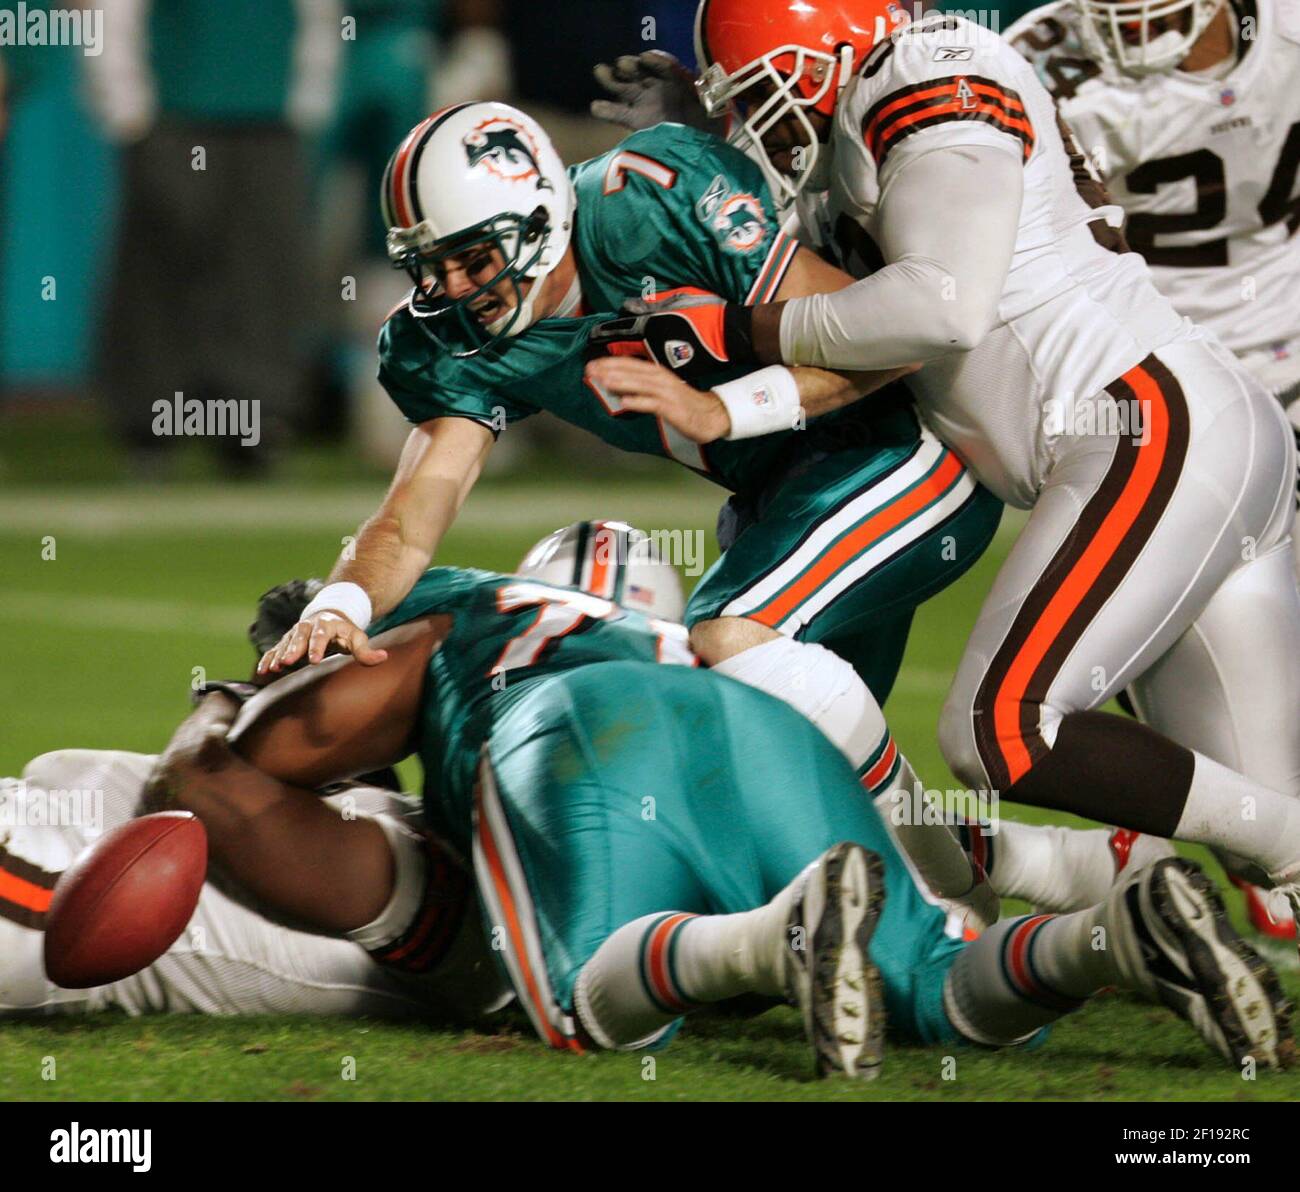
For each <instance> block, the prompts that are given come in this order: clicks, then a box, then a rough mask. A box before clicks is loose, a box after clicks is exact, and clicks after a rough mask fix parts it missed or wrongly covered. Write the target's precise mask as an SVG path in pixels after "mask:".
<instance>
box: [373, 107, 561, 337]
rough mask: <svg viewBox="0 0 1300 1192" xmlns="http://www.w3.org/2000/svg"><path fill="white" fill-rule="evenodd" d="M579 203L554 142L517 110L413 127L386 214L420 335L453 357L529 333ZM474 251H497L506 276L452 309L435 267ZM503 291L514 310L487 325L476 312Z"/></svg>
mask: <svg viewBox="0 0 1300 1192" xmlns="http://www.w3.org/2000/svg"><path fill="white" fill-rule="evenodd" d="M576 203H577V200H576V197H575V195H574V190H573V183H572V182H571V181H570V179H569V175H568V173H567V172H566V171H565V168H564V163H563V162H562V161H561V160H560V156H559V154H558V153H556V151H555V147H554V146H553V145H552V144H551V141H550V138H549V137H548V136H547V135H546V133H545V132H543V131H542V127H541V125H540V124H538V123H537V121H536V120H534V119H533V118H532V117H531V116H527V115H525V114H524V113H523V112H521V111H519V109H518V108H512V107H510V106H509V105H507V104H503V103H462V104H455V105H453V106H452V107H449V108H443V109H442V111H440V112H435V113H434V114H433V115H432V116H430V117H428V118H427V119H426V120H423V121H421V122H420V123H419V124H417V125H416V126H415V127H414V128H413V129H412V130H411V131H410V133H408V134H407V136H406V138H405V140H403V141H402V143H401V144H400V145H399V146H398V147H397V152H396V153H394V154H393V156H392V158H391V159H390V160H389V162H388V168H387V170H385V172H384V181H383V186H382V188H381V194H380V205H381V207H382V211H383V217H384V223H385V226H386V227H387V228H388V257H389V260H391V261H392V262H393V265H394V266H396V267H397V268H401V269H405V270H406V271H407V273H409V274H410V275H411V280H412V281H413V282H414V283H415V289H414V290H413V291H412V293H411V297H410V300H409V305H410V310H411V313H412V314H413V315H415V316H416V317H417V318H418V319H419V320H420V326H421V327H422V328H423V329H424V331H425V332H426V333H427V334H429V335H430V336H431V338H433V339H434V341H435V342H436V343H438V345H439V346H440V347H442V348H444V349H445V350H447V351H449V352H451V353H453V354H454V355H456V356H472V355H475V354H476V353H478V352H481V351H482V350H483V349H484V348H486V347H489V346H491V345H492V344H494V343H496V342H498V341H499V340H501V339H503V338H505V337H507V336H513V335H519V334H520V333H521V332H523V331H526V330H527V329H528V328H529V327H530V326H531V325H532V323H533V322H534V321H535V315H534V310H533V308H534V305H535V303H536V300H537V295H538V293H539V292H540V290H541V285H542V282H543V281H544V280H545V279H546V277H547V275H548V274H549V273H550V272H551V270H552V269H554V268H555V266H556V265H557V264H558V263H559V261H560V259H561V258H562V257H563V256H564V253H565V250H566V249H567V248H568V247H569V241H570V238H571V236H572V233H573V213H574V208H575V206H576ZM475 245H490V246H492V247H495V248H497V249H499V250H500V252H501V255H502V258H503V259H504V262H505V264H504V267H503V268H502V269H501V271H500V272H499V273H498V274H497V275H496V276H495V277H493V278H492V279H491V281H489V282H487V283H486V284H485V285H480V286H479V287H478V288H477V289H476V290H474V291H473V292H472V293H470V294H469V295H467V296H466V297H463V298H460V299H457V300H451V299H448V298H447V297H446V295H445V293H444V292H443V290H442V287H441V285H440V284H439V282H438V278H437V270H436V267H437V264H438V262H439V260H440V259H443V258H445V257H448V256H451V255H455V254H460V253H464V252H466V251H467V250H468V249H470V248H471V247H473V246H475ZM502 281H508V282H509V283H511V285H512V286H513V288H514V297H515V304H514V306H513V307H512V308H511V309H510V310H508V311H506V313H505V314H503V315H501V316H500V317H499V318H498V319H497V320H496V321H495V322H492V323H489V324H487V325H484V324H483V323H481V322H480V321H479V320H478V319H477V318H475V317H474V315H473V314H472V313H471V311H470V306H471V304H472V303H474V302H475V301H477V300H478V299H479V298H481V297H482V296H483V295H484V294H485V293H487V292H488V291H490V290H492V289H493V287H495V286H497V285H498V284H499V283H501V282H502ZM529 283H530V284H529Z"/></svg>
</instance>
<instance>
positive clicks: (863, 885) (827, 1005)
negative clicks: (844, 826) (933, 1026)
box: [785, 843, 885, 1080]
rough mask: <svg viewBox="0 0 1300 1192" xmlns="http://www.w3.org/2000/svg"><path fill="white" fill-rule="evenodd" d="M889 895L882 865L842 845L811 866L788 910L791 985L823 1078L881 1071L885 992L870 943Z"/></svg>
mask: <svg viewBox="0 0 1300 1192" xmlns="http://www.w3.org/2000/svg"><path fill="white" fill-rule="evenodd" d="M884 901H885V867H884V863H883V862H882V861H881V859H880V858H879V857H878V856H877V855H876V854H875V853H873V852H870V851H869V850H867V849H864V848H863V847H862V846H861V845H857V844H851V843H845V844H837V845H835V847H834V848H831V849H828V850H827V851H826V852H825V853H823V854H822V855H821V857H819V858H818V860H817V861H816V862H815V863H814V864H813V865H812V866H811V867H810V868H809V871H808V877H807V880H806V881H805V882H804V885H803V888H802V889H801V890H800V891H799V894H798V896H797V897H796V899H795V902H794V906H793V907H792V908H791V910H790V915H789V918H788V920H787V923H786V945H787V946H786V948H785V978H786V990H787V994H788V996H789V998H790V1001H791V1002H792V1003H793V1004H794V1005H796V1006H797V1007H798V1008H799V1010H800V1011H801V1012H802V1014H803V1021H804V1031H805V1032H806V1034H807V1036H808V1042H809V1043H810V1044H811V1045H812V1049H813V1055H814V1057H815V1059H816V1064H817V1074H818V1075H819V1076H825V1075H827V1074H828V1073H831V1072H842V1073H843V1074H844V1075H846V1076H849V1077H851V1078H854V1079H857V1080H872V1079H874V1078H875V1077H876V1076H877V1075H878V1074H879V1072H880V1063H881V1059H882V1056H883V1053H884V1041H885V1002H884V991H883V988H882V985H881V980H880V972H879V970H878V969H877V968H876V966H875V965H874V964H873V963H872V962H871V957H870V955H869V954H868V947H869V945H870V943H871V936H872V933H873V932H874V931H875V929H876V924H877V922H878V921H879V919H880V912H881V910H882V909H883V906H884Z"/></svg>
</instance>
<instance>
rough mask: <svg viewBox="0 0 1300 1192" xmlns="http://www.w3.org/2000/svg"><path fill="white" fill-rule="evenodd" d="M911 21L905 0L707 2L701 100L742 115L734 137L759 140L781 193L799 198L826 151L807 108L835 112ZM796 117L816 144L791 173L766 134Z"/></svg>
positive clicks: (700, 17) (699, 45) (698, 34)
mask: <svg viewBox="0 0 1300 1192" xmlns="http://www.w3.org/2000/svg"><path fill="white" fill-rule="evenodd" d="M909 20H910V17H909V15H908V12H907V9H906V8H905V7H904V5H903V4H902V3H901V2H900V0H700V7H699V11H698V12H697V13H696V15H695V56H696V59H697V60H698V63H699V69H700V80H699V82H698V83H697V84H696V86H697V88H698V89H699V92H700V100H701V102H702V103H703V104H704V108H705V111H707V112H708V114H709V115H710V116H713V117H717V116H722V115H724V114H731V115H732V116H733V117H734V118H735V119H736V124H734V125H733V130H732V139H733V140H736V141H741V142H748V143H750V144H752V146H753V148H754V149H755V151H756V152H757V153H758V154H759V155H760V156H761V160H762V161H763V162H764V164H765V165H766V167H767V170H766V172H767V174H768V177H769V181H770V182H771V183H772V185H773V187H774V188H775V189H776V190H777V192H778V195H779V196H781V197H784V198H785V199H787V200H790V199H793V198H795V197H796V196H797V195H798V193H799V192H800V191H801V190H802V189H803V188H804V186H806V185H807V183H808V181H809V180H810V179H811V178H812V177H813V171H814V170H815V168H816V164H817V159H818V157H819V154H820V145H819V142H818V138H817V135H816V133H815V132H814V130H813V126H812V124H811V122H810V121H809V119H808V116H807V112H808V111H809V110H812V111H815V112H819V113H820V114H822V115H824V116H831V115H833V114H834V112H835V105H836V103H837V102H838V100H839V97H840V94H841V92H842V91H843V90H844V87H845V86H846V84H847V83H848V81H849V79H850V78H852V76H853V72H854V71H856V70H858V69H860V68H861V66H862V64H863V62H864V61H866V58H867V55H868V54H869V53H870V52H871V50H872V49H873V48H874V46H875V45H876V43H877V42H880V41H883V40H884V39H885V38H886V37H888V36H889V35H890V34H891V33H893V32H894V31H895V30H897V29H900V28H902V27H903V26H904V25H906V24H907V23H908V22H909ZM752 88H761V90H760V91H759V93H758V94H757V95H756V96H755V97H754V99H753V100H752V101H745V100H743V99H741V97H742V96H743V95H744V93H745V92H747V91H749V90H751V89H752ZM738 101H739V104H738ZM742 107H743V109H744V110H740V108H742ZM790 115H794V116H795V117H796V118H797V120H798V122H799V124H800V125H801V126H802V129H803V135H804V136H805V137H806V138H807V142H808V146H807V150H806V152H805V153H803V154H802V155H800V157H801V159H802V161H801V168H799V169H798V170H796V172H795V174H794V175H793V177H786V176H784V175H782V174H781V173H780V172H779V171H778V170H777V169H776V167H775V166H774V165H773V164H772V161H771V158H770V157H769V156H768V154H767V151H766V150H765V149H764V147H763V137H764V136H765V135H766V134H767V133H768V132H770V131H771V130H772V129H773V128H774V127H775V126H776V125H777V124H779V123H780V122H781V121H783V120H784V119H785V118H786V117H787V116H790Z"/></svg>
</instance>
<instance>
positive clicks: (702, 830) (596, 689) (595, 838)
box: [473, 662, 963, 1049]
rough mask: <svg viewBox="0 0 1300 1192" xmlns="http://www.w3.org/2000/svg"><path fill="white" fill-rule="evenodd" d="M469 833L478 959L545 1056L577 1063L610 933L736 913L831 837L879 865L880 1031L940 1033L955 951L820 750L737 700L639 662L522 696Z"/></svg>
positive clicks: (593, 668)
mask: <svg viewBox="0 0 1300 1192" xmlns="http://www.w3.org/2000/svg"><path fill="white" fill-rule="evenodd" d="M473 832H474V842H473V852H474V869H475V874H476V877H477V881H478V887H479V891H480V895H481V898H482V903H483V907H484V914H485V917H486V920H487V928H488V931H489V932H490V934H491V937H492V940H493V943H494V947H495V948H496V949H497V952H498V955H500V956H501V957H502V958H503V960H504V963H505V967H506V969H507V971H508V973H509V976H510V979H511V981H512V982H513V985H514V988H515V990H516V992H517V994H518V996H519V1000H520V1002H521V1003H522V1005H523V1006H524V1008H525V1009H526V1010H527V1012H528V1014H529V1016H530V1018H531V1019H532V1021H533V1024H534V1026H535V1027H536V1028H537V1031H538V1033H539V1034H540V1035H541V1036H542V1038H543V1039H544V1040H545V1041H546V1042H548V1043H550V1044H551V1045H552V1046H554V1047H559V1048H570V1049H576V1048H577V1042H576V1039H575V1032H574V1023H573V987H574V983H575V982H576V980H577V977H578V973H579V972H580V971H581V969H582V967H583V965H585V964H586V963H587V961H588V960H589V959H590V958H591V957H592V956H593V955H594V954H595V952H596V950H597V949H598V948H599V947H600V945H601V944H602V943H603V942H604V941H605V940H606V939H607V938H608V937H609V936H610V935H611V934H612V933H613V932H614V931H615V930H616V929H617V928H619V927H621V926H623V925H624V924H626V923H630V922H632V921H633V920H635V919H638V918H640V917H642V916H643V915H648V914H652V913H655V912H660V911H687V912H694V913H697V914H706V915H708V914H729V913H733V912H736V911H747V910H752V909H754V908H756V907H758V906H761V905H763V904H764V903H766V902H768V901H770V900H771V899H772V898H773V897H774V896H775V895H776V894H777V893H778V892H779V891H780V890H782V889H783V888H784V887H785V886H786V885H788V884H789V883H790V882H791V881H792V880H793V879H794V877H795V876H796V875H797V874H798V873H799V872H800V871H801V870H802V869H803V868H804V867H805V866H806V865H807V864H808V863H809V862H810V861H812V860H814V859H816V858H817V857H818V856H820V855H821V854H822V853H823V852H824V851H825V850H826V849H828V848H830V847H831V846H832V845H834V844H837V843H839V842H840V841H843V840H853V841H857V842H858V843H859V844H862V845H863V846H865V847H866V848H869V849H872V850H873V851H875V852H876V853H878V854H879V855H880V857H881V858H882V859H883V861H884V863H885V872H886V896H885V906H884V912H883V916H882V918H881V921H880V924H879V926H878V928H877V930H876V933H875V937H874V940H873V942H872V945H871V955H872V958H873V960H874V961H875V963H876V964H877V966H878V967H879V968H880V971H881V974H882V976H883V978H884V985H885V1002H886V1011H887V1015H888V1021H889V1024H890V1027H891V1029H892V1031H893V1032H894V1034H895V1035H897V1036H899V1037H901V1038H905V1039H911V1040H919V1041H922V1042H935V1041H941V1040H949V1039H953V1038H955V1037H956V1033H955V1031H954V1029H953V1027H952V1025H951V1024H950V1023H949V1021H948V1019H947V1016H946V1015H945V1013H944V1010H943V985H944V979H945V977H946V975H947V972H948V969H949V968H950V967H951V966H952V964H953V961H954V960H955V959H956V957H957V956H958V955H959V954H960V952H961V949H962V947H963V944H962V943H961V942H960V941H958V940H955V939H952V938H950V937H949V936H948V935H947V934H946V933H945V925H946V916H945V914H944V913H943V912H942V911H941V910H940V909H939V908H938V907H937V906H935V905H934V904H933V903H932V902H930V901H928V900H927V897H926V896H925V895H924V894H923V893H922V892H921V890H920V889H919V888H918V887H917V885H916V884H915V883H914V882H913V880H912V877H911V874H910V872H909V871H908V869H907V867H906V866H905V865H904V863H903V861H902V859H901V858H900V856H899V854H898V852H897V851H896V850H895V848H894V846H893V844H892V843H891V841H890V838H889V835H888V833H887V832H886V830H885V826H884V824H883V823H882V822H881V820H880V818H879V817H878V815H877V814H876V812H875V809H874V807H873V806H872V804H871V801H870V799H868V798H867V797H866V795H865V794H864V792H863V791H862V789H861V787H860V786H859V785H858V782H857V780H856V778H855V777H854V774H853V771H852V769H851V768H850V766H849V765H848V763H847V762H846V761H845V760H844V758H843V757H842V756H841V755H840V753H839V752H838V750H836V749H835V747H834V746H833V745H831V744H830V742H829V741H827V740H826V738H825V737H824V736H822V734H821V733H820V732H819V731H818V730H817V729H816V728H815V727H814V726H813V725H812V724H811V723H809V722H808V721H807V720H805V719H804V718H803V717H802V716H800V715H799V714H798V713H797V712H795V711H793V710H792V709H790V708H789V707H788V706H787V705H786V704H784V703H782V702H781V701H780V700H777V699H774V698H773V697H771V696H769V695H766V694H764V693H763V692H761V691H757V690H755V689H754V688H751V687H747V686H745V685H744V684H741V683H736V682H733V681H732V680H730V679H727V678H725V677H723V676H720V675H714V674H710V673H709V672H707V671H703V670H692V669H686V668H680V667H669V666H656V665H654V664H652V663H640V662H602V663H595V664H592V665H589V666H584V667H579V668H577V669H575V670H572V671H567V672H565V673H563V674H559V675H555V676H553V677H551V678H549V679H546V680H543V681H541V682H539V683H537V684H536V685H535V686H533V688H532V689H531V691H530V692H529V693H528V694H527V695H526V696H524V697H523V698H522V699H520V700H519V702H518V703H516V704H514V705H513V706H512V707H510V708H509V709H508V710H507V711H506V712H505V713H504V714H503V715H502V716H501V718H500V719H499V720H498V721H497V723H496V724H495V725H494V727H493V730H492V733H491V736H490V737H489V739H488V742H487V744H486V746H485V748H484V753H483V760H482V763H481V766H480V772H479V782H478V786H477V789H476V792H475V799H474V825H473Z"/></svg>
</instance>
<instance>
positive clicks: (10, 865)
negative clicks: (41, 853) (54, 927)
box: [0, 848, 59, 931]
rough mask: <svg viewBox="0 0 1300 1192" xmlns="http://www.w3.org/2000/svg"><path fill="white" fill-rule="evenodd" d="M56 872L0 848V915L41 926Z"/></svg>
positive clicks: (52, 890)
mask: <svg viewBox="0 0 1300 1192" xmlns="http://www.w3.org/2000/svg"><path fill="white" fill-rule="evenodd" d="M58 880H59V874H57V873H51V872H50V871H48V870H45V869H41V868H40V867H39V866H37V865H33V864H32V863H31V862H30V861H24V860H23V859H22V858H21V857H15V856H14V855H13V854H12V853H10V852H7V851H6V850H5V849H3V848H0V919H8V920H9V921H10V922H11V923H17V924H18V925H19V926H20V927H31V928H33V929H34V930H36V931H44V930H45V916H46V914H47V913H48V912H49V909H50V899H51V898H53V896H54V883H55V882H57V881H58Z"/></svg>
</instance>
